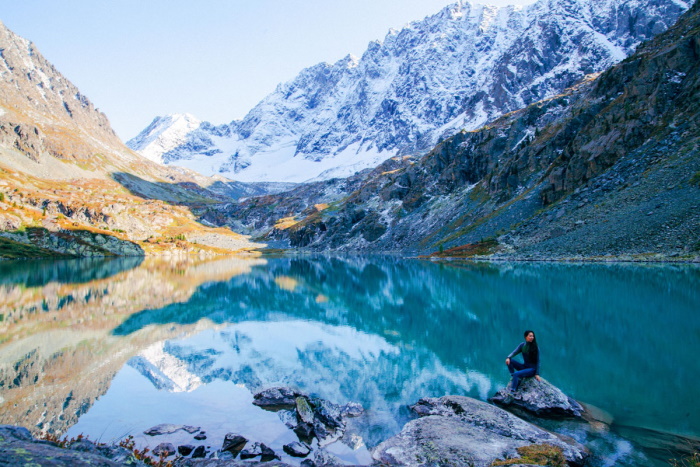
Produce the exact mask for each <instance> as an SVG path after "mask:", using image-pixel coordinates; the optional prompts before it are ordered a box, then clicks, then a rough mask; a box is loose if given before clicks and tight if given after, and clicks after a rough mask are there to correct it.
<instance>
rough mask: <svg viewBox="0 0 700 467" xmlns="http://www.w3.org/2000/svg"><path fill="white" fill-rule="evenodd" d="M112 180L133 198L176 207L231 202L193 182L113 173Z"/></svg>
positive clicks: (225, 197) (227, 197) (223, 196)
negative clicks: (160, 180) (171, 181)
mask: <svg viewBox="0 0 700 467" xmlns="http://www.w3.org/2000/svg"><path fill="white" fill-rule="evenodd" d="M112 179H113V180H114V181H116V182H117V183H119V184H120V185H122V186H123V187H124V188H126V189H127V190H129V192H130V193H131V194H132V195H134V196H139V197H141V198H146V199H155V200H160V201H165V202H166V203H169V204H174V205H178V206H197V205H203V204H211V203H216V202H228V201H231V197H229V196H226V195H223V194H219V193H215V192H214V191H211V190H209V189H206V188H204V187H201V186H200V185H197V184H196V183H194V182H176V181H173V183H166V182H151V181H148V180H144V179H143V178H141V177H138V176H136V175H134V174H130V173H126V172H115V173H113V174H112ZM222 185H223V183H222Z"/></svg>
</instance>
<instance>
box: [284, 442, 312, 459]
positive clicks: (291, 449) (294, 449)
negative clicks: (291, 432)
mask: <svg viewBox="0 0 700 467" xmlns="http://www.w3.org/2000/svg"><path fill="white" fill-rule="evenodd" d="M282 449H284V452H286V453H287V454H289V455H290V456H292V457H306V456H308V455H309V453H310V452H311V447H310V446H309V445H308V444H306V443H300V442H299V441H294V442H293V443H289V444H285V445H284V446H283V447H282Z"/></svg>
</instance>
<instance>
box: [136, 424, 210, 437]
mask: <svg viewBox="0 0 700 467" xmlns="http://www.w3.org/2000/svg"><path fill="white" fill-rule="evenodd" d="M179 430H185V431H186V432H188V433H194V432H195V431H198V430H199V427H193V426H189V425H175V424H173V423H161V424H160V425H156V426H153V427H151V428H149V429H148V430H146V431H144V432H143V433H144V434H146V435H149V436H158V435H169V434H171V433H175V432H176V431H179Z"/></svg>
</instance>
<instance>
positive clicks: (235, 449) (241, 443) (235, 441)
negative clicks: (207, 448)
mask: <svg viewBox="0 0 700 467" xmlns="http://www.w3.org/2000/svg"><path fill="white" fill-rule="evenodd" d="M247 442H248V440H247V439H246V438H245V437H243V436H241V435H239V434H237V433H226V436H225V437H224V443H223V444H222V446H221V450H222V451H229V452H230V453H231V454H233V456H234V457H235V456H236V455H237V454H238V453H239V452H241V450H242V449H243V448H244V447H245V445H246V443H247Z"/></svg>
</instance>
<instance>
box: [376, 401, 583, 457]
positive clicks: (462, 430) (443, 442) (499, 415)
mask: <svg viewBox="0 0 700 467" xmlns="http://www.w3.org/2000/svg"><path fill="white" fill-rule="evenodd" d="M412 408H413V410H414V411H415V412H416V413H418V414H419V415H423V417H421V418H418V419H416V420H412V421H410V422H408V423H407V424H406V425H405V426H404V427H403V429H402V430H401V432H400V433H399V434H398V435H396V436H394V437H393V438H390V439H388V440H386V441H384V442H383V443H381V444H379V445H378V446H377V447H376V448H374V449H373V450H372V457H373V458H374V459H375V460H376V461H377V462H379V463H383V464H387V465H416V464H427V465H473V466H474V467H482V466H483V467H486V466H489V465H491V463H492V462H493V461H495V460H497V459H504V458H514V457H519V455H518V452H517V448H520V447H523V446H530V445H543V444H551V445H553V446H556V447H557V448H560V449H561V451H562V454H563V455H564V457H565V458H566V460H567V462H568V463H569V464H570V465H576V466H580V465H583V463H584V461H585V459H586V458H587V457H588V451H587V450H586V448H585V447H584V446H582V445H581V444H579V443H577V442H576V441H575V440H573V439H572V438H569V437H566V436H561V435H557V434H554V433H551V432H549V431H546V430H543V429H541V428H539V427H537V426H535V425H533V424H531V423H528V422H526V421H524V420H521V419H520V418H518V417H516V416H515V415H513V414H511V413H509V412H507V411H505V410H503V409H500V408H498V407H496V406H493V405H491V404H488V403H486V402H482V401H478V400H476V399H472V398H469V397H464V396H445V397H441V398H439V399H435V398H425V399H421V400H420V401H419V402H418V403H417V404H416V405H415V406H413V407H412Z"/></svg>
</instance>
